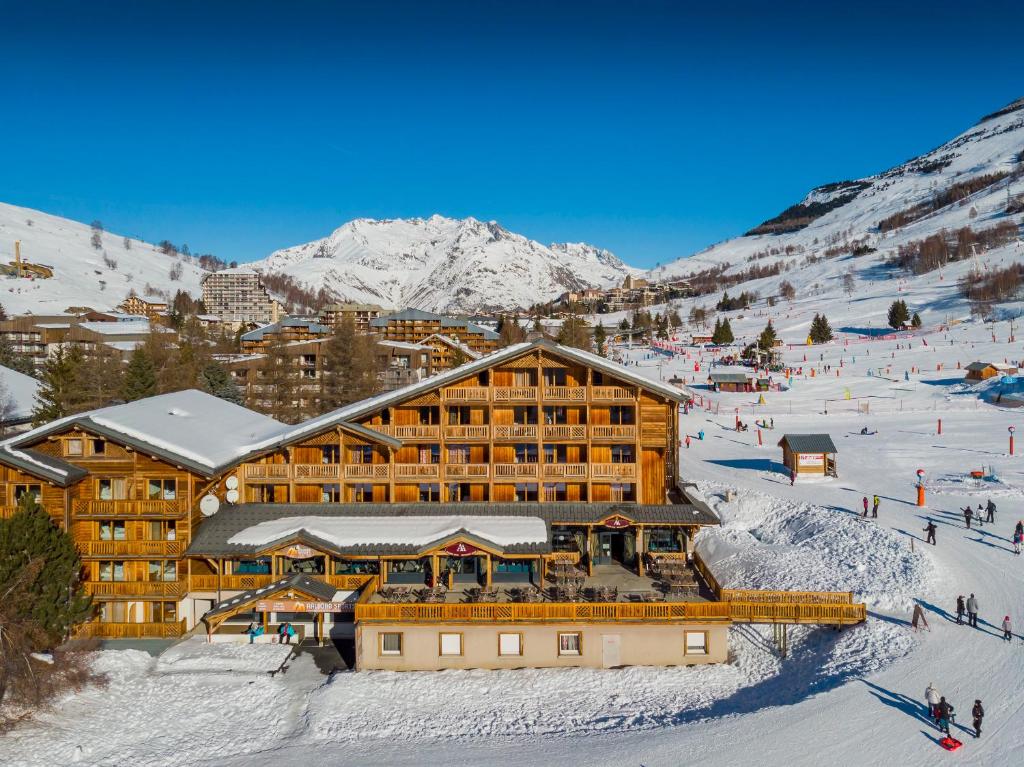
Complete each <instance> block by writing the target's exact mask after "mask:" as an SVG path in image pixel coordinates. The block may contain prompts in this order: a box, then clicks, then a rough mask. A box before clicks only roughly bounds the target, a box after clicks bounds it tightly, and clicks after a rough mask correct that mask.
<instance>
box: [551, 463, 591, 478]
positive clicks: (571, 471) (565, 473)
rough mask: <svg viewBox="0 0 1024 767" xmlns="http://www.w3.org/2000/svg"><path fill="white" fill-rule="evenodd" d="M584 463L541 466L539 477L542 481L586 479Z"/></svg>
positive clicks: (586, 465)
mask: <svg viewBox="0 0 1024 767" xmlns="http://www.w3.org/2000/svg"><path fill="white" fill-rule="evenodd" d="M588 466H589V464H585V463H545V464H541V476H542V477H544V479H586V478H587V468H588Z"/></svg>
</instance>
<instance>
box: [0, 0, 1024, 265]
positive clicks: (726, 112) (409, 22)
mask: <svg viewBox="0 0 1024 767" xmlns="http://www.w3.org/2000/svg"><path fill="white" fill-rule="evenodd" d="M700 5H701V6H711V5H713V6H714V7H701V8H700V9H699V10H696V9H694V10H691V9H689V8H688V7H687V4H686V3H682V2H676V3H671V2H633V3H628V2H621V3H607V2H602V1H601V0H593V1H592V2H588V3H579V4H574V3H571V2H562V3H559V2H552V1H551V0H548V1H547V2H544V3H533V2H529V0H522V1H521V2H505V3H499V2H489V1H488V0H477V2H474V3H457V2H451V3H441V2H430V3H428V2H422V3H407V2H401V3H399V2H394V3H389V2H385V0H379V1H378V2H365V3H344V2H298V1H293V2H288V3H284V2H279V3H270V2H261V1H260V0H253V1H251V2H246V3H242V2H237V3H233V2H220V3H215V2H192V1H191V0H180V1H179V2H176V3H173V4H172V3H161V2H157V1H156V0H152V1H151V2H143V3H139V2H132V3H127V2H117V1H116V0H112V1H110V2H103V3H89V4H86V3H56V2H55V3H47V2H44V1H42V0H41V1H40V2H36V3H25V2H20V1H19V2H17V3H9V2H7V1H6V0H0V19H2V27H3V33H2V34H0V42H2V46H0V77H2V80H0V82H2V83H3V91H2V92H3V99H2V101H0V148H2V149H0V201H4V202H9V203H13V204H17V205H25V206H28V207H33V208H39V209H42V210H45V211H47V212H51V213H55V214H58V215H63V216H68V217H71V218H75V219H78V220H82V221H87V222H88V221H91V220H93V219H100V220H102V221H103V222H104V224H105V225H106V227H107V229H108V230H110V231H114V232H118V233H125V234H130V235H136V236H140V237H142V238H144V239H147V240H152V241H157V240H161V239H164V238H167V239H170V240H172V241H173V242H175V243H177V244H181V243H183V242H184V243H187V244H188V245H189V246H190V247H191V249H192V250H193V251H201V252H212V253H215V254H217V255H220V256H221V257H223V258H225V259H228V260H238V261H246V260H252V259H255V258H261V257H263V256H265V255H266V254H267V253H269V252H270V251H272V250H274V249H276V248H279V247H283V246H287V245H293V244H297V243H300V242H306V241H308V240H311V239H315V238H318V237H322V236H324V235H325V234H327V233H329V232H330V231H331V230H332V229H334V228H335V227H337V226H339V225H341V224H342V223H344V222H345V221H347V220H349V219H351V218H355V217H360V216H367V217H400V216H401V217H409V216H427V215H430V214H432V213H441V214H444V215H449V216H469V215H472V216H476V217H477V218H481V219H485V220H487V219H497V220H498V221H500V222H501V223H502V224H504V225H505V226H506V227H508V228H509V229H512V230H514V231H519V232H521V233H523V234H525V235H527V236H529V237H532V238H534V239H538V240H540V241H542V242H552V241H580V240H582V241H587V242H591V243H594V244H596V245H599V246H601V247H605V248H608V249H610V250H612V251H614V252H615V253H617V254H618V255H619V256H620V257H622V258H623V259H624V260H626V261H627V262H629V263H631V264H634V265H637V266H653V265H654V264H655V263H658V262H661V263H664V262H667V261H670V260H672V259H674V258H677V257H680V256H685V255H688V254H690V253H693V252H695V251H697V250H699V249H701V248H703V247H705V246H706V245H709V244H711V243H713V242H715V241H718V240H721V239H724V238H726V237H729V236H731V235H734V234H739V233H742V232H743V231H744V230H745V229H747V228H750V227H751V226H754V225H756V224H757V223H759V222H760V221H762V220H764V219H766V218H769V217H771V216H773V215H775V214H776V213H778V212H779V211H781V210H782V209H783V208H785V207H787V206H788V205H790V204H792V203H794V202H796V201H798V200H799V199H800V198H801V197H802V196H803V194H804V193H805V192H806V191H807V190H808V189H809V188H811V187H813V186H816V185H819V184H822V183H826V182H829V181H834V180H839V179H843V178H851V177H856V176H861V175H866V174H870V173H874V172H877V171H880V170H883V169H885V168H887V167H889V166H892V165H894V164H897V163H899V162H901V161H903V160H905V159H908V158H910V157H911V156H914V155H916V154H919V153H921V152H923V151H927V150H928V149H931V148H933V147H934V146H936V145H937V144H940V143H942V142H943V141H945V140H947V139H949V138H951V137H952V136H953V135H955V134H957V133H959V132H961V131H962V130H964V129H966V128H967V127H968V126H969V125H971V124H972V123H973V122H975V121H976V120H977V119H978V118H979V117H981V116H982V115H983V114H986V113H988V112H991V111H994V110H995V109H997V108H999V107H1001V106H1003V105H1004V104H1005V103H1007V102H1009V101H1012V100H1013V99H1015V98H1018V97H1020V96H1024V56H1022V55H1021V52H1022V48H1021V43H1020V30H1021V29H1022V28H1024V24H1022V22H1024V3H1019V2H1017V3H1009V2H1007V3H976V4H972V5H970V6H969V7H968V5H967V4H964V3H963V2H960V3H953V2H949V3H947V2H929V3H920V4H919V7H915V4H912V3H891V4H883V3H872V2H861V3H842V4H838V5H840V6H841V7H835V6H836V5H837V4H833V3H823V2H820V1H819V2H816V3H794V4H788V5H786V6H785V7H775V6H773V4H769V3H763V2H762V3H749V4H744V3H717V4H708V3H702V4H700Z"/></svg>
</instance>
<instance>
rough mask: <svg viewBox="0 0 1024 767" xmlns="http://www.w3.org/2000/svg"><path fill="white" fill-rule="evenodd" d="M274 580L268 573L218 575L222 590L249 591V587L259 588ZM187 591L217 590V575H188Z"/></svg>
mask: <svg viewBox="0 0 1024 767" xmlns="http://www.w3.org/2000/svg"><path fill="white" fill-rule="evenodd" d="M274 580H275V576H273V575H270V574H269V573H265V574H253V573H242V574H239V575H222V576H220V588H221V589H222V590H231V591H249V590H250V589H259V588H263V587H264V586H269V585H270V584H271V583H273V582H274ZM188 588H189V591H216V590H217V576H216V575H190V576H189V585H188Z"/></svg>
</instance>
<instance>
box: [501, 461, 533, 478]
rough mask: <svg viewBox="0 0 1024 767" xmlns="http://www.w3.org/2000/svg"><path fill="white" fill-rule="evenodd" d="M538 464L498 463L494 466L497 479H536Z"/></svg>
mask: <svg viewBox="0 0 1024 767" xmlns="http://www.w3.org/2000/svg"><path fill="white" fill-rule="evenodd" d="M539 466H540V464H537V463H496V464H494V477H495V479H509V478H516V477H534V478H535V477H536V476H537V468H538V467H539Z"/></svg>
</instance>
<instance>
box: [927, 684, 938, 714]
mask: <svg viewBox="0 0 1024 767" xmlns="http://www.w3.org/2000/svg"><path fill="white" fill-rule="evenodd" d="M924 699H925V702H927V704H928V716H929V717H930V718H931V720H932V721H933V722H935V723H936V724H938V721H939V691H938V690H936V689H935V685H933V684H932V683H931V682H929V683H928V687H926V688H925V691H924Z"/></svg>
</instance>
